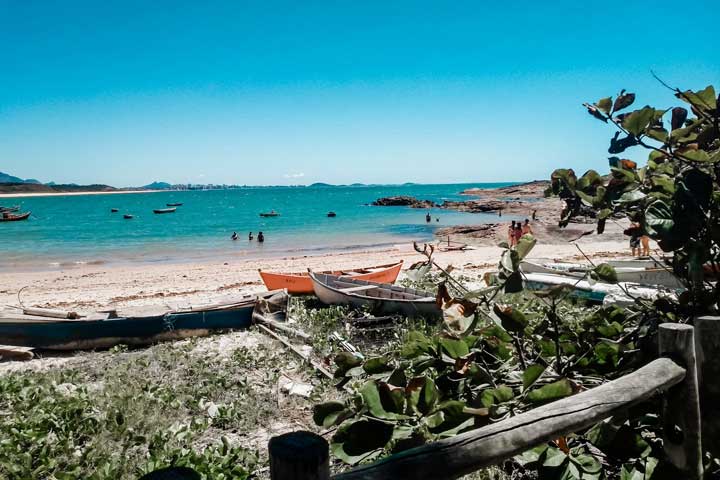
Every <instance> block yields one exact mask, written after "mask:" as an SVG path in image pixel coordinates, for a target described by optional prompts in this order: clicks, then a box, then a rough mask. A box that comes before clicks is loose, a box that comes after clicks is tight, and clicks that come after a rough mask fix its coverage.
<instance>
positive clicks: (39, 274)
mask: <svg viewBox="0 0 720 480" xmlns="http://www.w3.org/2000/svg"><path fill="white" fill-rule="evenodd" d="M487 242H488V240H487V239H483V242H482V243H485V245H483V244H480V245H478V246H475V247H473V249H472V250H467V251H464V252H436V253H435V256H434V258H435V260H436V261H437V263H438V264H440V265H442V266H447V265H453V266H454V267H455V268H456V272H457V273H458V274H465V275H468V276H470V277H472V278H479V277H480V276H481V274H482V273H483V272H485V271H488V270H491V269H493V268H495V267H496V266H497V263H498V261H499V258H500V253H501V251H502V250H501V249H500V248H499V247H497V246H491V245H487ZM577 243H578V244H579V245H580V246H581V248H582V250H583V252H585V253H586V254H587V255H589V256H591V257H595V258H604V257H616V256H626V255H627V248H626V246H627V243H626V242H625V241H620V240H619V239H617V238H613V236H610V237H605V236H597V235H593V236H587V237H584V238H582V239H580V240H579V241H578V242H577ZM530 258H535V259H563V260H573V261H578V260H582V258H583V256H582V254H581V253H580V251H579V250H578V249H577V248H576V247H575V246H573V244H570V243H567V242H565V241H563V242H562V243H560V242H556V243H552V244H549V243H539V244H538V245H537V246H536V248H535V249H534V250H533V252H532V253H531V255H530ZM423 259H424V257H423V256H422V255H420V254H418V253H417V252H415V251H414V250H413V248H412V245H411V244H407V245H397V246H395V247H392V248H384V249H375V250H361V251H350V252H347V251H344V252H340V253H327V254H322V255H316V256H294V257H291V256H288V257H282V258H267V259H248V260H230V261H227V262H226V261H223V260H222V259H219V260H217V261H212V262H203V263H173V264H152V265H148V264H126V265H113V264H110V265H81V266H77V267H72V268H67V269H59V270H50V271H32V270H29V271H22V270H17V271H13V272H6V273H3V274H2V275H0V305H2V306H6V305H18V292H20V290H21V289H22V292H21V293H20V299H21V301H22V303H23V304H24V305H25V306H41V307H49V308H63V309H73V310H78V311H93V310H96V309H99V308H108V307H122V306H138V305H168V306H176V305H187V304H200V303H208V302H212V301H214V300H216V299H219V298H221V297H226V296H228V295H231V294H240V293H241V292H248V293H250V292H254V291H259V290H264V286H263V285H262V283H261V281H260V277H259V275H258V272H257V270H258V268H262V269H264V270H271V271H286V272H287V271H305V270H306V269H307V268H311V269H313V270H326V269H330V268H333V269H334V268H342V269H344V268H353V267H363V266H372V265H380V264H386V263H390V262H394V261H399V260H403V261H404V262H405V266H404V267H403V268H404V269H405V268H407V267H409V266H410V265H411V264H413V263H415V262H418V261H422V260H423ZM403 275H404V273H403V274H401V278H402V276H403ZM0 343H1V342H0Z"/></svg>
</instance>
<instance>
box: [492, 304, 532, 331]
mask: <svg viewBox="0 0 720 480" xmlns="http://www.w3.org/2000/svg"><path fill="white" fill-rule="evenodd" d="M493 312H494V313H495V315H497V316H498V318H499V319H500V322H501V324H502V326H503V328H504V329H505V330H507V331H509V332H522V331H523V330H525V327H526V326H527V324H528V320H527V318H525V314H524V313H523V312H521V311H520V310H518V309H517V308H515V307H513V306H512V305H500V304H498V303H496V304H494V305H493Z"/></svg>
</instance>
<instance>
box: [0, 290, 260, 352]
mask: <svg viewBox="0 0 720 480" xmlns="http://www.w3.org/2000/svg"><path fill="white" fill-rule="evenodd" d="M254 306H255V304H254V302H253V303H250V304H248V305H241V306H237V307H233V308H230V309H218V310H206V311H195V312H177V313H168V314H165V315H158V316H150V317H135V318H133V317H131V318H112V319H106V320H89V321H82V320H80V321H77V320H76V321H49V322H37V323H35V322H7V323H0V344H5V345H15V346H24V347H34V348H44V349H52V350H84V349H94V348H109V347H112V346H114V345H119V344H124V345H147V344H151V343H155V342H159V341H166V340H176V339H180V338H187V337H191V336H202V335H208V334H210V333H211V332H213V331H215V330H226V329H236V328H247V327H249V326H250V324H251V323H252V313H253V309H254Z"/></svg>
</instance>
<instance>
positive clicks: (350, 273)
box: [258, 261, 403, 295]
mask: <svg viewBox="0 0 720 480" xmlns="http://www.w3.org/2000/svg"><path fill="white" fill-rule="evenodd" d="M402 264H403V262H402V261H401V262H399V263H391V264H388V265H378V266H376V267H367V268H355V269H352V270H327V271H323V272H317V273H328V274H331V275H339V276H343V277H352V278H357V279H361V280H369V281H372V282H379V283H395V280H397V277H398V274H399V273H400V269H401V268H402ZM258 272H260V278H262V281H263V283H264V284H265V286H266V287H267V289H268V290H277V289H279V288H286V289H287V291H288V293H291V294H293V295H312V294H313V292H314V290H313V284H312V280H310V275H309V274H308V272H302V273H274V272H263V271H262V270H258Z"/></svg>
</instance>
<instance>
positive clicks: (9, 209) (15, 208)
mask: <svg viewBox="0 0 720 480" xmlns="http://www.w3.org/2000/svg"><path fill="white" fill-rule="evenodd" d="M19 210H20V205H15V206H12V207H0V213H5V212H8V213H15V212H17V211H19Z"/></svg>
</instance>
